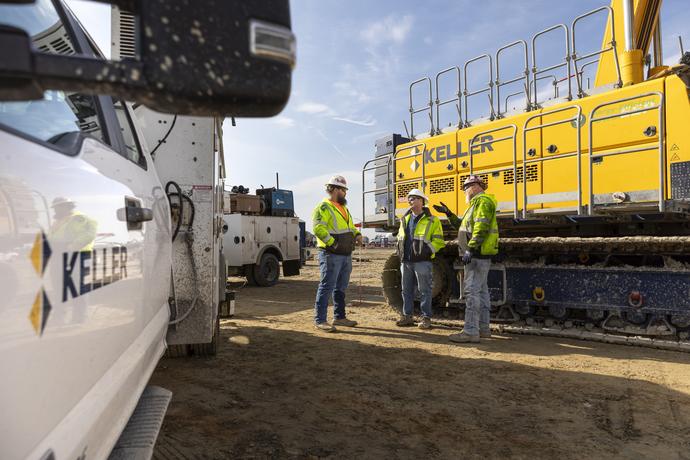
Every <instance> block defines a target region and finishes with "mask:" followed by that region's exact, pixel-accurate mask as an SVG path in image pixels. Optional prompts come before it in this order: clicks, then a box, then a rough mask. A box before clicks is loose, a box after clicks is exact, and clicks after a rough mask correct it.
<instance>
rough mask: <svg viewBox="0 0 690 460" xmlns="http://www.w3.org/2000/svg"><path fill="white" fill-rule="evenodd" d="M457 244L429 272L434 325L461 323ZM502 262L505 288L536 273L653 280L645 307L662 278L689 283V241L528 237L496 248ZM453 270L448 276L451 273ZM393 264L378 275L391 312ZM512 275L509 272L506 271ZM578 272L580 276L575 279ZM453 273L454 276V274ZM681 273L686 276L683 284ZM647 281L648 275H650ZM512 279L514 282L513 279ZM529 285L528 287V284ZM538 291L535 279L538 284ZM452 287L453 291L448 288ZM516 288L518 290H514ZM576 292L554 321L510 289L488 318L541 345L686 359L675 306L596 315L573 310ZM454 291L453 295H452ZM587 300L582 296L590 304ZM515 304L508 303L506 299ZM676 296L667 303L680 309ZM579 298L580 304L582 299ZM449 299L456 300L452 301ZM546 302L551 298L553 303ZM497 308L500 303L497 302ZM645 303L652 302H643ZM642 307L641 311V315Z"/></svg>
mask: <svg viewBox="0 0 690 460" xmlns="http://www.w3.org/2000/svg"><path fill="white" fill-rule="evenodd" d="M457 254H458V252H457V244H456V242H455V241H450V242H448V244H447V247H446V249H445V251H444V253H443V254H440V255H439V257H438V258H437V259H438V260H436V262H435V264H434V309H435V313H436V315H437V317H438V319H439V320H440V321H444V320H445V321H448V319H449V318H458V317H459V318H462V317H463V316H464V301H463V300H462V299H455V298H456V297H457V296H458V292H457V291H458V283H456V282H455V280H454V279H453V278H454V277H455V276H456V275H459V277H461V275H460V273H461V271H462V270H461V269H460V268H459V265H458V262H457ZM501 255H502V257H501V262H502V264H503V265H504V266H506V267H509V271H508V278H509V282H508V285H509V286H510V285H511V282H510V277H511V276H512V275H514V274H515V272H516V271H517V272H519V273H523V271H524V270H527V271H530V273H534V272H535V271H536V272H538V273H540V275H541V276H542V277H543V283H545V285H548V283H549V281H551V282H553V279H551V280H549V278H550V277H555V276H557V274H558V272H559V271H561V272H562V271H564V270H568V271H569V272H570V273H571V276H573V275H572V274H573V273H574V274H575V275H574V276H575V278H576V279H579V278H581V277H580V275H579V273H582V274H583V276H582V277H584V276H586V273H588V272H591V271H596V272H598V273H601V274H603V275H605V276H606V277H608V276H611V277H612V279H617V278H616V276H620V273H627V274H632V275H631V276H632V277H633V278H634V277H635V276H636V274H638V273H641V274H645V276H652V277H653V279H654V280H655V281H659V280H661V282H662V284H661V285H655V286H654V289H656V292H654V291H653V290H652V287H651V286H643V287H648V288H649V293H647V292H645V296H647V295H648V294H649V296H648V297H645V301H647V299H652V297H653V296H657V300H658V296H659V290H660V289H661V290H663V287H664V285H663V282H664V280H665V279H666V278H669V279H670V278H671V276H675V277H676V278H675V279H681V280H688V281H686V282H690V237H686V236H681V237H646V236H634V237H620V238H560V237H534V238H509V239H502V240H501ZM453 267H455V268H453ZM398 270H399V259H398V258H397V256H395V255H394V256H391V258H390V259H389V260H388V261H387V262H386V265H385V268H384V273H383V286H384V296H385V298H386V301H387V302H388V304H389V305H391V306H392V307H393V308H395V309H398V310H399V309H400V307H401V303H402V300H401V297H400V294H399V293H400V275H399V272H398ZM511 270H512V271H511ZM580 270H582V272H580ZM458 272H460V273H458ZM686 273H687V276H686ZM650 274H651V275H650ZM515 279H517V278H515ZM532 281H533V278H532V279H530V282H532ZM537 283H538V284H541V283H542V279H539V281H537ZM454 285H455V287H454ZM521 286H524V284H523V285H521ZM618 287H619V286H618V285H614V286H611V285H606V284H600V285H597V286H596V287H595V289H598V290H599V291H597V292H602V293H605V292H606V291H613V290H615V289H617V288H618ZM578 289H579V287H578V286H577V283H576V282H575V283H573V291H572V293H573V297H574V298H575V301H576V302H575V303H573V297H571V298H570V299H569V300H568V301H569V302H570V303H569V304H568V307H567V308H564V307H561V310H562V311H566V312H567V313H566V314H565V316H560V317H555V316H554V315H552V314H551V313H553V311H554V310H552V309H551V306H550V304H549V300H550V299H548V298H547V299H546V300H545V301H544V302H542V303H539V302H535V301H532V299H529V298H527V299H526V298H525V296H524V295H523V296H522V297H519V296H517V297H515V291H516V290H515V282H514V281H513V289H512V290H511V291H510V295H508V296H507V301H506V303H505V304H503V305H500V306H496V307H494V311H492V327H494V328H495V329H496V330H498V331H500V332H506V333H511V334H529V335H542V336H548V337H562V338H569V339H579V340H589V341H596V342H604V343H615V344H626V345H635V346H642V347H650V348H659V349H665V350H674V351H685V352H690V308H686V309H683V308H680V309H679V307H678V305H669V308H668V309H666V303H664V304H663V305H662V307H659V305H658V302H657V305H656V306H655V307H654V308H653V309H652V308H651V307H650V308H637V309H636V308H634V307H632V306H630V305H628V304H627V303H624V302H623V303H620V304H616V305H613V306H609V307H602V306H600V305H598V304H597V303H593V304H588V303H587V302H586V301H584V302H583V303H580V301H581V298H580V297H578V296H577V294H578V291H577V290H578ZM453 290H455V292H453ZM591 292H592V291H590V292H588V295H589V296H590V298H591ZM511 297H515V298H511ZM680 297H682V296H674V297H673V299H671V302H669V303H671V304H675V303H676V302H675V300H676V299H678V300H679V302H680V301H682V300H685V299H681V298H680ZM583 298H584V296H583ZM453 299H455V300H453ZM552 299H553V297H552ZM559 300H560V303H561V304H563V303H564V302H563V299H557V300H555V301H552V302H553V303H552V305H556V307H557V308H558V304H559ZM497 303H500V302H497ZM650 303H651V300H650ZM647 306H648V305H647V304H645V307H647Z"/></svg>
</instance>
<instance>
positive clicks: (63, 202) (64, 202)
mask: <svg viewBox="0 0 690 460" xmlns="http://www.w3.org/2000/svg"><path fill="white" fill-rule="evenodd" d="M58 206H72V207H75V206H76V203H75V202H74V201H72V200H71V199H69V198H65V197H62V196H59V197H57V198H55V199H54V200H53V203H52V204H51V205H50V207H51V208H55V207H58Z"/></svg>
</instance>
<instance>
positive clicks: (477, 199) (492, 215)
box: [451, 193, 498, 257]
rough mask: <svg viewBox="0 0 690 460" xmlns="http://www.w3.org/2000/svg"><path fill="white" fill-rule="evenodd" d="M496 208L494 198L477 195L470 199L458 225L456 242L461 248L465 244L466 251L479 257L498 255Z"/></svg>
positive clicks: (486, 195) (496, 204)
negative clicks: (458, 230)
mask: <svg viewBox="0 0 690 460" xmlns="http://www.w3.org/2000/svg"><path fill="white" fill-rule="evenodd" d="M497 206H498V202H497V201H496V198H495V197H494V196H493V195H489V194H487V193H478V194H477V195H475V196H474V197H473V198H472V200H471V201H470V206H469V207H468V208H467V210H466V211H465V214H464V215H463V216H462V221H461V223H460V232H459V235H458V240H459V243H460V246H461V247H463V243H464V242H466V246H467V248H466V249H469V250H470V251H472V252H473V253H475V254H477V255H479V256H486V257H491V256H494V255H496V254H498V222H497V221H496V207H497ZM451 223H453V222H452V221H451ZM463 248H464V247H463Z"/></svg>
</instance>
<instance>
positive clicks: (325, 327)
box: [312, 176, 362, 332]
mask: <svg viewBox="0 0 690 460" xmlns="http://www.w3.org/2000/svg"><path fill="white" fill-rule="evenodd" d="M326 192H327V193H328V198H324V199H323V201H322V202H321V203H319V204H318V206H316V209H314V213H313V214H312V221H313V222H312V224H313V229H314V236H315V237H316V246H317V247H318V248H319V269H320V271H321V280H320V282H319V289H318V290H317V291H316V303H315V305H314V323H315V325H316V327H317V328H318V329H320V330H322V331H325V332H335V330H336V328H335V326H345V327H354V326H356V325H357V322H356V321H352V320H349V319H347V317H346V314H345V290H346V289H347V285H348V284H349V282H350V273H351V272H352V256H351V254H352V251H354V248H355V243H356V244H362V234H361V233H360V232H359V230H357V228H356V227H355V224H354V222H353V221H352V215H351V214H350V211H349V210H348V209H347V207H346V204H347V200H346V199H345V196H346V195H347V181H346V180H345V178H344V177H343V176H333V177H332V178H331V180H329V181H328V183H327V184H326ZM331 295H332V296H333V324H332V325H331V324H329V323H328V320H327V316H328V300H329V299H330V297H331Z"/></svg>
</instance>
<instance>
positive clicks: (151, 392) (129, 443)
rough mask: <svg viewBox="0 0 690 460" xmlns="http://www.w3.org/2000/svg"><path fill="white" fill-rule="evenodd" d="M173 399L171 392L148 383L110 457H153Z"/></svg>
mask: <svg viewBox="0 0 690 460" xmlns="http://www.w3.org/2000/svg"><path fill="white" fill-rule="evenodd" d="M171 398H172V392H171V391H169V390H166V389H165V388H161V387H156V386H147V387H146V389H144V392H143V393H142V395H141V398H140V399H139V403H138V404H137V407H136V408H135V409H134V413H133V414H132V416H131V417H130V419H129V422H127V425H126V426H125V429H124V430H123V431H122V434H121V435H120V439H118V440H117V443H116V444H115V447H113V450H112V452H111V453H110V456H109V457H108V459H109V460H125V459H127V460H148V459H150V458H151V457H152V456H153V447H154V446H155V445H156V438H158V433H159V431H160V429H161V425H163V418H164V417H165V413H166V411H167V410H168V404H169V403H170V399H171Z"/></svg>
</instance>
